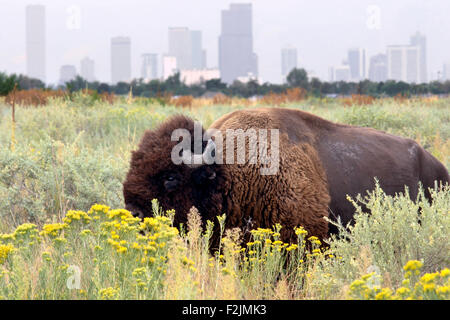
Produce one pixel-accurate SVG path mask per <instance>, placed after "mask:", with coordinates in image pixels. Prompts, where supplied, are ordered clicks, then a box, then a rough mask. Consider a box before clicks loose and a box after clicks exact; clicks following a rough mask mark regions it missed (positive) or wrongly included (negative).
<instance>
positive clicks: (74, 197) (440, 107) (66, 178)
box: [0, 92, 450, 227]
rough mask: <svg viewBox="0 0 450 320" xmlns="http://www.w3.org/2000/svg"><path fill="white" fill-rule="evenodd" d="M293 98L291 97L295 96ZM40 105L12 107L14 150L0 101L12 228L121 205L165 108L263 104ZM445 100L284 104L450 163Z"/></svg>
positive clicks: (204, 112) (203, 111)
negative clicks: (132, 168)
mask: <svg viewBox="0 0 450 320" xmlns="http://www.w3.org/2000/svg"><path fill="white" fill-rule="evenodd" d="M294 100H295V99H294ZM49 101H50V102H49V103H48V104H47V105H45V106H43V107H39V108H28V107H21V106H16V128H15V140H16V144H15V150H14V151H12V150H11V109H10V107H9V106H8V105H7V104H0V127H1V128H2V130H1V131H0V146H1V149H0V168H1V169H0V190H1V192H0V208H1V210H0V216H1V217H2V219H1V220H2V223H3V224H7V225H9V226H11V227H15V226H17V225H18V224H20V223H22V222H24V221H27V220H29V219H31V220H32V221H34V222H36V223H38V224H42V223H43V222H45V221H47V220H49V219H50V220H52V219H53V217H62V216H64V214H65V212H66V211H67V210H70V209H80V210H88V209H89V207H90V206H91V205H92V204H94V203H107V204H109V205H111V206H113V207H122V206H123V199H122V194H121V193H122V190H121V188H122V186H121V183H122V181H123V179H124V177H125V174H126V171H127V168H128V163H129V157H130V152H131V150H133V149H135V148H136V146H137V144H138V142H139V140H140V138H141V136H142V134H143V132H144V131H145V130H146V129H151V128H154V127H155V126H157V125H158V124H160V123H162V122H163V121H164V120H165V119H167V117H169V116H170V115H174V114H177V113H183V114H186V115H189V116H191V117H193V118H195V119H197V120H199V121H201V122H202V123H203V124H204V126H205V127H208V126H209V125H210V124H211V123H212V122H213V121H214V120H216V119H218V118H219V117H220V116H222V115H224V114H226V113H228V112H231V111H233V110H237V109H243V108H254V107H262V106H264V107H267V106H266V105H265V104H259V102H258V101H248V100H244V99H230V100H227V101H226V103H224V104H218V105H213V104H212V102H211V101H209V102H208V103H206V102H205V103H203V100H201V101H200V100H199V101H194V102H193V105H194V106H193V107H190V108H188V107H187V108H181V107H175V106H170V105H161V104H159V103H155V102H154V101H153V100H152V99H142V98H135V99H132V100H131V101H130V100H129V99H127V98H116V100H115V103H113V104H110V103H107V102H102V101H101V100H92V98H91V96H90V95H88V94H83V93H82V92H81V93H76V94H74V97H73V98H72V99H71V100H68V99H65V98H50V100H49ZM449 102H450V101H449V100H448V99H439V100H433V101H423V100H406V102H404V103H403V104H399V103H398V102H397V101H396V100H395V99H378V100H375V101H373V102H372V104H370V105H363V106H357V105H353V106H346V105H344V104H342V103H341V102H340V101H339V100H331V99H307V100H301V101H300V102H293V103H284V104H281V107H290V108H297V109H301V110H304V111H308V112H311V113H314V114H316V115H319V116H321V117H324V118H326V119H329V120H331V121H335V122H341V123H348V124H352V125H360V126H368V127H374V128H376V129H380V130H385V131H388V132H390V133H393V134H397V135H401V136H405V137H409V138H412V139H415V140H417V141H418V142H419V143H420V144H422V145H423V146H424V147H425V148H426V149H428V150H429V151H430V152H431V153H432V154H433V155H434V156H436V157H437V158H438V159H439V160H441V161H442V162H443V163H444V164H445V165H446V166H447V167H449V166H450V156H449V155H450V139H449V138H450V113H449V112H448V110H449V107H448V104H449Z"/></svg>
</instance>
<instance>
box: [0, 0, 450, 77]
mask: <svg viewBox="0 0 450 320" xmlns="http://www.w3.org/2000/svg"><path fill="white" fill-rule="evenodd" d="M74 2H75V6H79V8H80V9H81V10H79V11H81V13H80V17H79V18H80V19H79V22H77V21H76V20H77V19H76V15H75V17H74V16H73V12H77V11H76V10H69V9H70V6H67V5H62V4H60V3H59V2H56V1H51V0H48V1H41V4H43V5H44V6H46V20H47V32H46V44H47V59H46V60H47V62H48V65H47V68H46V69H47V70H46V71H47V72H46V73H47V76H46V78H47V79H46V80H47V82H48V83H56V82H57V81H58V77H59V68H60V66H62V65H67V64H72V65H79V64H80V61H81V59H82V58H83V57H85V56H89V57H90V58H92V59H93V60H94V61H95V66H96V78H97V79H98V80H99V81H104V82H110V79H111V76H110V70H109V69H110V66H109V65H110V62H109V52H108V42H109V40H110V38H112V37H114V36H116V35H126V36H129V37H130V38H131V43H132V44H131V46H132V59H131V60H132V70H131V74H132V77H133V78H139V77H140V73H141V72H140V71H141V70H140V69H141V63H140V55H141V54H143V53H145V52H154V53H157V54H158V56H159V58H160V60H162V59H161V58H162V54H164V53H166V51H167V47H168V45H167V41H168V40H167V30H168V27H171V26H186V27H188V28H189V29H191V30H199V31H201V32H202V36H203V48H204V49H205V50H206V51H207V55H206V56H207V60H208V67H210V68H215V67H216V68H217V67H218V37H219V35H220V27H221V26H220V25H221V19H220V13H221V11H222V10H226V9H228V8H229V4H230V3H232V2H233V1H223V2H220V3H219V4H217V3H215V4H211V3H209V2H206V1H195V3H194V5H193V6H195V5H201V6H202V10H203V11H205V12H206V13H207V14H206V15H202V17H204V18H202V19H198V17H199V15H198V14H196V12H195V10H194V9H193V6H190V7H191V9H190V11H189V12H190V13H191V11H192V15H193V16H194V17H196V19H195V18H192V17H191V18H188V17H186V18H185V17H184V16H182V15H181V11H184V12H186V10H187V6H186V5H185V4H184V3H182V2H179V1H178V2H177V1H168V2H170V3H171V5H172V6H173V5H174V4H175V3H176V4H177V8H176V10H175V9H174V10H172V12H170V10H169V11H168V9H167V7H168V6H169V5H166V4H165V3H164V4H161V3H157V2H156V1H150V2H149V3H148V4H146V5H145V6H143V7H142V8H141V11H144V12H147V13H149V12H152V13H153V16H155V15H156V13H157V14H158V15H159V16H160V18H159V19H157V20H158V22H159V23H158V24H156V26H155V25H153V27H152V26H150V25H148V26H146V25H147V22H146V21H150V20H152V19H150V18H148V19H142V16H144V15H143V14H142V15H139V14H138V13H137V10H136V8H137V6H138V5H139V4H141V3H138V2H137V1H130V3H129V6H127V9H123V10H120V9H118V8H120V7H122V8H124V6H123V4H121V3H119V2H118V1H110V2H108V3H111V5H110V7H114V8H115V10H116V11H120V19H118V18H117V15H118V14H114V13H112V12H111V10H109V9H108V7H107V5H106V2H104V1H99V2H97V5H95V6H93V5H91V4H90V3H89V2H87V1H84V0H80V1H74ZM325 2H326V3H327V5H324V4H322V5H321V6H319V5H313V4H304V5H302V6H300V5H299V4H298V3H297V2H295V1H281V2H280V3H279V4H277V6H272V7H271V6H269V4H268V2H267V1H264V0H261V1H247V3H252V9H253V33H254V35H253V38H254V39H253V40H254V50H253V51H254V52H255V53H256V54H257V55H258V69H259V70H258V74H259V75H260V76H261V78H262V79H263V81H269V82H273V83H280V82H281V70H280V66H281V56H280V49H281V48H282V47H283V46H285V43H292V44H293V46H295V47H296V48H297V49H298V55H299V61H300V63H299V65H298V67H301V68H304V69H306V70H312V71H314V73H315V74H316V75H317V76H318V77H320V78H321V79H327V74H328V67H329V66H330V65H339V63H340V62H341V61H342V57H345V56H346V54H347V51H348V50H349V48H352V47H361V48H366V49H367V53H368V55H367V61H366V64H367V63H368V61H369V60H370V57H372V56H373V55H375V54H377V53H383V52H385V48H386V47H387V46H388V45H395V44H401V43H406V42H407V41H405V40H408V39H410V37H412V36H413V35H414V33H415V32H416V31H419V32H420V33H421V34H423V35H425V36H426V37H427V47H428V48H427V49H428V50H427V51H428V52H427V54H428V57H427V60H428V71H427V76H428V78H430V77H431V78H430V79H431V80H433V79H436V77H437V74H438V72H441V71H442V70H443V69H442V67H443V65H444V63H446V61H448V60H450V59H449V56H450V54H449V51H450V48H449V45H448V44H447V43H450V41H446V40H450V39H448V38H449V36H448V35H446V34H445V33H444V34H442V32H439V30H440V29H442V28H444V29H445V27H446V26H449V21H447V20H448V19H447V20H446V19H443V17H444V15H443V14H442V13H443V12H446V9H447V12H448V9H450V4H449V3H445V2H443V1H433V0H431V1H429V2H425V1H410V2H408V3H407V2H406V1H401V0H400V1H398V2H396V4H390V3H388V2H387V1H370V2H369V1H358V2H356V1H351V0H349V1H348V2H346V3H345V4H342V3H341V4H339V5H337V4H334V3H332V2H331V1H324V3H325ZM28 4H32V3H30V2H29V1H21V0H18V1H17V2H14V4H12V5H9V6H7V7H5V10H6V11H10V12H9V14H7V16H8V17H7V18H6V19H5V20H4V21H2V22H0V23H2V24H4V23H8V25H11V24H12V26H13V27H12V28H11V29H12V30H18V31H17V32H16V34H14V32H15V31H13V34H12V35H10V33H8V34H6V32H5V31H3V32H2V34H0V36H1V39H2V42H1V43H2V47H3V46H5V47H4V48H2V49H5V48H6V49H8V50H0V51H1V52H0V70H1V71H6V72H8V73H22V74H26V68H25V65H26V64H25V59H26V55H25V50H24V44H25V40H24V33H25V32H24V31H25V30H24V29H25V26H24V19H18V17H20V16H22V17H24V16H25V15H24V11H25V7H26V5H28ZM156 4H157V6H156ZM371 4H375V5H378V6H379V7H380V9H381V27H380V28H379V29H378V26H377V25H376V21H375V23H374V22H373V21H370V19H369V18H370V12H369V13H368V8H370V5H371ZM300 7H302V10H300V9H299V8H300ZM289 8H290V9H291V10H289ZM269 9H270V10H272V11H270V10H269ZM297 9H298V10H297ZM419 9H420V10H419ZM99 10H106V11H105V14H102V18H101V21H100V20H99V21H98V22H95V21H94V20H95V19H93V17H94V16H97V15H96V13H98V11H99ZM333 10H334V12H332V11H333ZM19 12H20V15H19V14H18V13H19ZM348 12H350V13H351V14H350V13H348ZM277 13H283V14H284V16H283V18H281V16H282V15H278V16H277ZM306 13H308V14H306ZM400 13H402V14H401V15H400ZM347 14H348V15H350V16H352V17H350V18H349V19H346V18H345V17H346V15H347ZM134 15H137V16H140V17H141V19H137V20H136V21H135V23H128V24H127V23H125V24H124V23H123V22H124V21H125V20H127V19H129V18H130V16H134ZM103 16H105V17H103ZM307 16H310V17H307ZM9 17H15V18H16V19H14V21H12V20H10V19H8V18H9ZM168 17H169V18H168ZM300 17H306V19H303V20H302V19H299V18H300ZM312 17H314V18H315V19H312ZM405 17H406V18H405ZM70 18H71V19H72V20H73V21H72V20H71V19H70ZM166 18H167V19H166ZM294 18H295V19H294ZM97 19H100V18H99V17H98V16H97ZM368 19H369V20H368ZM153 20H154V19H153ZM298 20H301V21H302V23H301V24H300V23H299V22H298ZM341 20H342V21H341ZM344 20H345V21H344ZM375 20H376V19H375ZM337 22H340V24H339V25H337ZM369 22H370V23H369ZM111 23H112V24H111ZM371 23H372V24H371ZM299 24H300V25H299ZM137 26H139V27H137ZM356 26H359V27H360V28H359V29H360V30H359V31H358V30H354V28H355V27H356ZM56 27H57V28H56ZM2 29H3V30H5V28H2ZM138 29H139V30H138ZM146 30H147V31H146ZM324 30H327V33H326V34H322V35H321V36H318V35H320V34H321V32H323V31H324ZM346 30H351V32H345V31H346ZM20 31H21V32H20ZM336 33H339V34H340V35H339V37H337V36H335V35H336ZM143 35H144V36H143ZM349 35H351V36H349ZM164 38H166V39H165V40H164ZM20 40H21V41H20ZM161 40H163V41H161ZM329 48H332V49H333V50H328V49H329ZM158 67H161V64H159V65H158ZM430 79H429V80H430Z"/></svg>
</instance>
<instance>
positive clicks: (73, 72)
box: [59, 65, 77, 85]
mask: <svg viewBox="0 0 450 320" xmlns="http://www.w3.org/2000/svg"><path fill="white" fill-rule="evenodd" d="M76 76H77V69H76V68H75V66H73V65H64V66H61V69H59V84H60V85H64V84H66V82H69V81H70V80H73V79H75V77H76Z"/></svg>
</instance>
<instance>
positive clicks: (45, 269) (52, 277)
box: [0, 187, 450, 299]
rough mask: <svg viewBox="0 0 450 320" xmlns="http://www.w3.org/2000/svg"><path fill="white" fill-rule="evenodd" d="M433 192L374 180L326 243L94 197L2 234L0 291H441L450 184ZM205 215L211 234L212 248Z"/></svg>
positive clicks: (82, 294)
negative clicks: (142, 210)
mask: <svg viewBox="0 0 450 320" xmlns="http://www.w3.org/2000/svg"><path fill="white" fill-rule="evenodd" d="M432 196H433V198H434V202H433V204H429V203H428V202H427V201H426V200H425V199H424V198H423V197H419V199H418V200H416V201H413V200H411V199H410V198H409V197H408V196H407V195H403V194H402V195H399V196H396V197H389V196H387V195H385V194H384V193H383V191H382V190H381V189H380V188H379V187H377V188H376V190H375V191H374V192H373V193H371V194H369V195H368V196H367V197H365V198H364V199H362V198H360V199H359V200H355V201H354V204H355V208H356V210H357V212H356V217H355V218H356V219H355V220H356V222H355V224H354V226H353V227H351V230H350V231H351V232H348V231H349V230H348V229H347V228H346V227H345V226H339V227H340V228H341V229H342V232H341V234H340V235H339V236H334V237H332V238H331V239H329V240H327V244H328V247H324V246H322V245H321V243H320V241H319V240H318V239H317V238H315V237H310V236H309V235H308V234H307V232H306V231H305V230H304V229H303V228H301V227H298V228H296V229H295V232H296V234H297V236H298V241H297V243H296V244H289V243H283V242H282V241H280V240H279V236H280V230H281V228H282V227H281V226H279V225H275V226H274V227H273V229H257V230H253V231H252V240H251V242H248V243H242V241H241V230H239V229H232V230H224V222H225V220H226V216H221V217H217V220H216V221H209V222H208V223H207V226H206V228H205V229H203V228H202V225H201V218H200V213H199V212H198V211H197V210H196V209H195V208H192V209H191V211H190V213H189V215H188V224H187V230H185V231H184V232H181V233H180V232H179V231H178V230H177V229H176V228H174V227H173V225H172V218H173V216H174V212H173V211H168V212H162V210H161V209H160V208H159V207H158V204H157V202H156V200H155V201H153V208H154V217H153V218H145V219H144V221H143V222H140V219H138V218H133V217H132V216H131V214H130V213H129V212H128V211H126V210H120V209H119V210H111V209H110V208H109V207H106V206H102V205H94V206H93V207H92V208H91V209H90V210H89V211H88V212H83V211H69V212H68V213H67V215H66V216H65V218H64V219H63V220H62V221H61V222H60V223H53V224H46V225H44V226H43V227H42V228H38V227H36V226H35V225H34V224H29V223H27V224H24V225H21V226H19V227H18V228H17V229H16V230H15V231H14V232H12V233H9V234H3V235H0V298H5V299H349V298H357V299H373V298H377V299H392V298H395V299H398V298H401V299H404V298H412V299H449V298H450V270H449V269H448V266H449V264H450V253H449V252H450V250H449V243H450V242H449V231H450V230H449V228H450V215H449V213H450V190H449V189H448V187H447V189H445V190H443V191H439V192H438V191H433V192H432ZM362 204H364V205H366V206H367V207H368V208H369V209H371V211H372V214H371V215H368V214H367V213H364V212H362V211H361V209H360V206H361V205H362ZM418 212H420V219H418ZM214 223H216V224H219V226H220V228H219V229H220V233H221V243H220V246H219V250H218V251H216V252H213V254H211V253H210V250H209V240H210V238H211V234H212V230H213V224H214Z"/></svg>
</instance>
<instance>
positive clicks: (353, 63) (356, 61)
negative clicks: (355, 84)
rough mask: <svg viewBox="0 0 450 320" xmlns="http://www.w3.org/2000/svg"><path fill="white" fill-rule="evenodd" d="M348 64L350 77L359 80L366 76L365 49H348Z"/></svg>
mask: <svg viewBox="0 0 450 320" xmlns="http://www.w3.org/2000/svg"><path fill="white" fill-rule="evenodd" d="M348 65H349V67H350V78H351V80H353V81H360V80H363V79H366V78H367V72H366V70H367V62H366V49H362V48H353V49H350V50H348Z"/></svg>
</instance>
